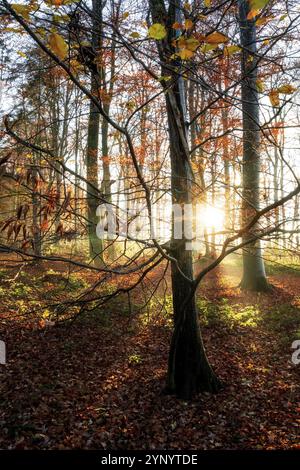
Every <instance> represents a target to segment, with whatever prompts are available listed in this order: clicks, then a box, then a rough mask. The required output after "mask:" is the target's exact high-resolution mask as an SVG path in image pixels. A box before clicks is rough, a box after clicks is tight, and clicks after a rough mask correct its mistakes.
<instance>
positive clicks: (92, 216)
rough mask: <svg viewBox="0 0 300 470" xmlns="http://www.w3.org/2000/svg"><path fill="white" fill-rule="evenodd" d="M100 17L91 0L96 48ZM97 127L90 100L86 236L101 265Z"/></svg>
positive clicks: (94, 83) (95, 84)
mask: <svg viewBox="0 0 300 470" xmlns="http://www.w3.org/2000/svg"><path fill="white" fill-rule="evenodd" d="M101 19H102V0H93V32H92V47H93V48H94V50H97V49H98V45H99V36H100V34H101V31H100V30H101ZM98 89H99V79H98V75H97V74H96V73H94V72H92V76H91V93H92V95H97V94H98ZM99 129H100V114H99V111H98V109H97V106H96V105H95V104H94V103H93V102H92V101H91V102H90V111H89V123H88V136H87V157H86V171H87V180H88V182H89V183H88V184H87V206H88V220H89V222H88V237H89V253H90V257H91V259H92V260H93V262H94V264H95V265H97V266H101V265H102V264H103V240H101V239H100V238H98V236H97V233H96V226H97V223H98V217H97V213H96V211H97V207H98V205H99V199H98V196H99V194H98V191H97V188H98V187H99V182H98V174H99V165H98V147H99Z"/></svg>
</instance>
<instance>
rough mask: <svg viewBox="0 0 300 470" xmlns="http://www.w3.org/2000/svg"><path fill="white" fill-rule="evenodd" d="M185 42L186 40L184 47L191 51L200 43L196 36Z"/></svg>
mask: <svg viewBox="0 0 300 470" xmlns="http://www.w3.org/2000/svg"><path fill="white" fill-rule="evenodd" d="M185 42H186V49H188V50H189V51H192V52H195V50H196V49H197V47H198V46H199V44H200V42H199V41H198V39H196V38H189V39H187V40H186V41H185Z"/></svg>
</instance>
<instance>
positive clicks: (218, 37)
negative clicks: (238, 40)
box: [205, 31, 229, 44]
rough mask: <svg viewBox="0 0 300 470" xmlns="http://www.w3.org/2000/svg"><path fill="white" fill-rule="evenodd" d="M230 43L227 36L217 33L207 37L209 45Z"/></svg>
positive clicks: (206, 40)
mask: <svg viewBox="0 0 300 470" xmlns="http://www.w3.org/2000/svg"><path fill="white" fill-rule="evenodd" d="M228 41H229V39H228V37H227V36H225V34H222V33H218V32H217V31H216V32H214V33H211V34H209V35H208V36H206V37H205V42H207V43H208V44H223V43H226V42H228Z"/></svg>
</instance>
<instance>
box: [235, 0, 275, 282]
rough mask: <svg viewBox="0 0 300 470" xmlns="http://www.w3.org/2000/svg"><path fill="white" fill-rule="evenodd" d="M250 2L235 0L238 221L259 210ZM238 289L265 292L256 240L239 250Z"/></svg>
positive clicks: (254, 49) (253, 31)
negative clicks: (240, 155) (239, 101)
mask: <svg viewBox="0 0 300 470" xmlns="http://www.w3.org/2000/svg"><path fill="white" fill-rule="evenodd" d="M249 10H250V5H249V2H248V1H247V0H239V19H240V31H241V45H242V47H243V53H242V110H243V207H242V220H243V223H244V224H245V223H247V222H248V221H249V220H250V219H251V218H252V217H253V216H254V215H255V213H256V211H257V210H258V209H259V190H260V185H259V172H260V155H259V144H260V125H259V101H258V92H257V58H256V52H257V47H256V26H255V20H254V19H253V20H248V19H247V15H248V13H249ZM254 233H255V227H253V229H252V230H251V231H250V232H249V233H246V234H245V235H244V236H243V242H247V241H248V240H249V239H251V238H253V236H254ZM241 288H243V289H249V290H254V291H266V290H268V289H269V285H268V282H267V278H266V273H265V266H264V261H263V258H262V250H261V245H260V240H256V241H255V242H251V243H249V244H248V245H247V246H246V247H245V248H244V250H243V278H242V281H241Z"/></svg>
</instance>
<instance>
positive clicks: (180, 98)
mask: <svg viewBox="0 0 300 470" xmlns="http://www.w3.org/2000/svg"><path fill="white" fill-rule="evenodd" d="M150 6H151V13H152V18H153V22H154V23H156V22H157V23H165V24H167V26H168V30H169V31H171V27H170V26H171V25H172V24H173V23H174V22H175V21H178V20H180V18H179V17H178V14H179V11H180V2H179V1H177V0H176V1H172V2H170V6H169V11H168V13H167V11H166V9H165V4H164V1H163V0H150ZM172 39H174V38H173V37H172V33H169V36H168V38H167V39H166V40H163V41H161V43H160V45H159V52H160V58H161V61H162V63H163V62H164V60H165V57H166V52H167V51H170V50H171V49H172V45H171V43H172ZM173 65H174V66H175V65H176V64H173ZM162 69H163V70H162V75H166V74H167V72H166V70H164V67H163V66H162ZM174 69H175V67H174ZM168 74H170V72H168ZM172 81H174V85H173V86H172V88H171V89H169V91H168V92H167V93H166V108H167V116H168V125H169V139H170V159H171V178H172V181H171V192H172V203H173V204H180V205H181V207H182V211H183V213H184V210H185V205H186V204H191V201H192V198H191V184H192V172H191V166H190V160H189V159H190V156H189V149H188V139H187V132H186V129H185V122H186V114H185V113H186V105H185V94H184V82H183V79H182V78H181V77H180V75H179V74H178V72H175V71H174V73H173V77H172ZM183 218H184V217H183ZM172 225H173V230H174V224H172ZM185 242H186V241H185V239H184V237H183V239H182V240H176V239H175V238H174V233H173V234H172V240H171V252H172V256H173V257H174V258H175V260H176V262H173V263H172V267H171V277H172V293H173V311H174V332H173V337H172V341H171V347H170V354H169V364H168V379H167V390H168V391H169V392H171V393H175V394H176V395H177V396H178V397H179V398H183V399H189V398H191V396H192V395H193V394H194V393H196V392H198V391H200V390H206V391H211V392H215V391H216V390H217V389H218V386H219V382H218V379H217V378H216V376H215V374H214V372H213V371H212V369H211V366H210V364H209V362H208V359H207V357H206V354H205V349H204V346H203V342H202V338H201V333H200V327H199V317H198V311H197V308H196V300H195V296H194V295H191V282H190V281H191V280H192V279H193V259H192V252H191V250H186V249H185ZM181 272H182V273H183V274H184V276H183V275H182V274H181ZM188 279H189V280H190V281H189V280H188Z"/></svg>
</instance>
